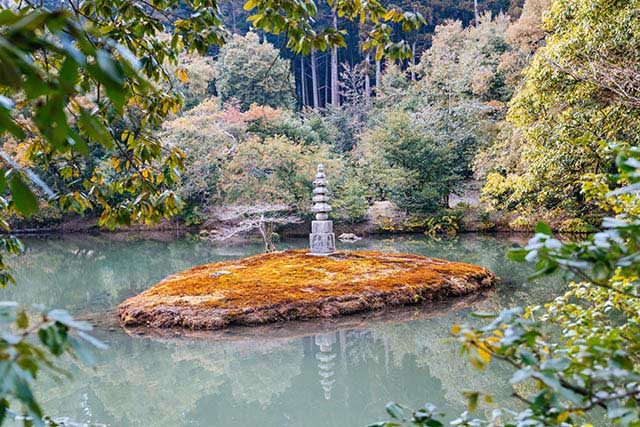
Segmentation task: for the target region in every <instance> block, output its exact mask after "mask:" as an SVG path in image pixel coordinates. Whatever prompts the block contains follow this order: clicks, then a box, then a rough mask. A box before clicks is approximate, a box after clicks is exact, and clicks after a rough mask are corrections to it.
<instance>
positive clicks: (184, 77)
mask: <svg viewBox="0 0 640 427" xmlns="http://www.w3.org/2000/svg"><path fill="white" fill-rule="evenodd" d="M176 77H177V78H178V79H179V80H180V81H181V82H182V83H187V82H188V81H189V75H188V74H187V71H186V70H185V69H184V68H178V69H177V70H176Z"/></svg>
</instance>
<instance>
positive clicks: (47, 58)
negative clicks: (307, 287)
mask: <svg viewBox="0 0 640 427" xmlns="http://www.w3.org/2000/svg"><path fill="white" fill-rule="evenodd" d="M639 46H640V2H639V1H638V0H588V1H587V0H510V1H508V0H484V1H483V0H473V1H472V0H464V1H453V0H420V1H400V2H398V3H386V2H382V3H380V2H378V1H363V0H362V1H361V0H355V1H351V0H332V1H331V0H329V1H327V2H318V3H316V2H314V1H312V0H247V1H246V2H244V3H243V2H234V1H231V2H227V3H220V4H218V2H216V1H214V0H188V1H179V0H140V1H126V0H116V1H107V0H91V1H90V0H86V1H81V2H78V1H75V0H48V1H43V2H33V1H15V2H14V1H13V0H5V1H0V143H1V145H2V146H1V149H0V157H1V158H2V161H1V169H0V172H2V173H0V193H1V195H0V212H1V213H2V214H1V216H0V226H2V228H3V230H4V234H3V235H2V238H1V239H0V242H1V243H2V248H3V252H2V254H1V255H2V257H1V258H0V282H1V284H2V285H3V286H6V285H9V286H14V285H15V286H17V287H19V286H20V284H19V283H17V284H16V282H17V281H16V277H15V276H14V273H13V270H12V268H11V263H12V262H15V261H16V260H19V259H20V258H19V257H18V256H17V255H19V254H20V253H23V252H24V251H25V247H24V245H23V243H22V241H21V240H20V239H19V238H18V237H17V236H16V234H15V233H16V232H17V231H21V230H33V229H49V230H51V229H53V230H61V229H64V227H65V225H66V224H72V225H71V226H69V227H71V229H72V228H73V227H75V225H73V224H78V223H90V224H91V227H94V226H95V227H99V228H102V229H106V230H116V229H125V230H126V229H130V228H132V227H133V226H136V225H137V224H142V227H143V228H148V229H154V227H165V228H172V227H176V228H179V229H189V230H195V235H196V236H200V238H210V239H212V240H216V241H224V240H226V239H227V238H230V237H235V236H236V235H237V234H242V233H245V234H247V233H251V232H254V231H255V230H256V229H259V230H260V231H261V232H262V236H263V238H264V239H265V240H268V242H267V248H268V249H269V250H270V248H271V246H270V245H272V242H271V240H273V239H282V238H284V237H285V236H286V235H287V233H288V232H291V233H293V232H295V229H296V226H297V225H299V224H301V223H302V224H304V225H306V224H308V223H309V221H310V220H311V218H312V214H313V212H312V209H311V208H312V204H311V194H312V191H313V187H314V184H313V181H314V175H315V174H316V168H317V165H318V164H320V163H322V164H324V167H325V170H326V175H327V177H328V180H329V189H330V200H331V205H332V207H333V210H332V211H331V217H332V219H333V220H335V221H336V223H337V224H338V225H339V226H340V227H342V228H341V230H346V231H353V232H357V233H358V234H360V233H365V234H366V233H369V232H371V233H389V232H393V233H405V232H411V233H416V232H418V233H424V234H426V235H427V237H428V238H432V239H437V240H438V241H439V239H441V238H444V239H445V240H446V239H451V238H454V236H455V235H456V234H457V233H463V232H481V233H487V232H495V231H509V232H524V233H528V234H527V236H528V237H531V240H529V242H528V243H527V244H526V245H523V246H521V247H520V248H511V250H509V251H508V256H509V258H510V259H511V260H512V261H513V262H518V263H523V265H524V263H527V264H530V265H531V268H532V269H533V270H534V276H533V277H535V278H541V277H546V276H551V275H553V277H559V276H561V277H562V285H558V287H557V290H558V292H557V294H556V295H555V296H554V298H551V299H547V300H544V301H538V302H539V303H536V304H532V305H524V306H518V307H513V306H509V307H502V306H501V307H500V311H499V312H496V313H489V312H477V313H474V314H473V315H470V317H473V318H474V319H475V320H473V321H469V319H463V321H462V322H460V323H456V324H454V325H452V326H451V328H450V332H451V336H452V337H453V338H454V339H455V340H457V342H458V343H459V347H460V348H461V349H462V353H463V354H464V357H465V358H468V359H469V362H470V363H471V365H472V366H473V367H475V368H478V369H479V370H484V369H486V367H487V366H488V365H490V364H494V363H502V364H504V365H505V366H507V367H508V368H509V369H511V370H512V371H513V374H512V376H511V378H510V380H509V381H510V385H511V386H512V387H513V393H512V397H513V399H514V401H515V403H513V404H510V405H509V407H500V408H498V407H493V410H492V411H485V412H483V411H479V410H478V408H479V407H481V406H483V405H484V406H488V407H491V405H492V404H493V400H492V397H491V394H492V393H491V390H471V391H465V392H464V396H465V399H466V403H467V411H465V412H464V413H463V414H462V415H461V416H460V417H459V418H456V419H455V420H454V421H452V423H453V424H454V425H468V426H478V425H491V426H494V425H495V426H498V425H504V426H543V425H585V426H586V425H599V424H603V423H614V424H616V425H617V424H620V425H624V426H636V425H640V411H639V410H638V404H639V403H640V387H639V386H638V378H639V375H640V373H639V369H638V363H640V359H639V349H638V342H639V340H638V337H639V334H640V330H639V329H638V321H639V319H638V312H639V311H638V309H639V308H640V305H639V304H640V300H639V298H640V296H639V293H638V292H639V291H638V286H639V285H640V282H639V277H638V272H639V271H640V222H639V219H638V215H639V214H640V203H639V202H640V198H639V196H638V192H639V190H640V183H639V182H640V172H639V170H640V151H639V150H638V146H639V145H640V49H639V48H638V47H639ZM381 206H383V207H384V208H381ZM380 211H382V212H380ZM377 215H382V217H383V218H382V219H381V220H380V219H379V218H378V219H376V216H377ZM376 221H377V222H376ZM374 223H375V224H374ZM158 224H160V225H158ZM264 224H267V225H268V232H267V233H265V231H264V229H263V227H264ZM305 232H306V231H305ZM265 236H266V237H265ZM523 268H524V267H523ZM114 274H115V273H114ZM0 291H1V290H0ZM28 302H30V301H26V303H28ZM33 302H38V301H33ZM0 321H2V322H3V324H5V325H7V328H8V329H6V331H5V330H4V329H3V332H2V335H0V369H2V372H3V374H2V385H1V386H0V424H2V422H3V421H4V420H5V419H6V417H10V416H12V417H13V418H14V419H19V418H16V417H20V415H17V414H18V413H22V417H23V419H24V422H25V425H27V424H29V423H34V424H36V425H45V424H44V423H45V422H46V423H49V422H51V419H50V418H47V417H46V416H45V411H43V409H42V407H41V406H40V404H39V403H38V401H37V400H38V399H36V397H35V395H34V394H33V392H32V388H37V385H38V382H39V381H40V376H39V374H40V373H42V372H43V371H51V372H53V373H57V374H61V375H62V376H64V372H63V371H61V370H59V369H58V368H57V366H56V362H55V360H54V359H55V358H57V357H59V356H63V355H65V354H67V355H70V356H71V357H72V358H75V359H78V360H80V361H82V362H84V363H86V364H89V365H91V364H92V363H93V362H94V361H95V359H94V356H93V353H92V352H91V351H88V350H87V347H95V348H97V349H99V350H101V351H112V350H105V349H104V347H105V346H104V345H103V344H102V343H101V341H100V340H98V339H96V338H94V337H93V335H90V334H89V332H90V331H91V327H90V325H88V324H87V323H86V322H83V321H78V320H75V319H74V318H73V317H72V316H71V315H70V314H69V313H67V312H66V311H64V310H61V309H53V310H50V309H45V308H43V307H41V306H33V307H31V306H29V305H20V304H17V303H13V302H3V303H2V304H0ZM385 346H386V343H385ZM95 348H94V350H95ZM459 363H461V364H462V363H466V362H465V361H464V360H463V359H460V361H459ZM15 408H20V409H19V410H18V409H15ZM16 411H17V412H16ZM20 411H22V412H20ZM386 412H387V415H388V417H389V419H390V420H389V421H380V422H377V423H375V424H372V425H375V426H380V427H385V426H386V427H391V426H401V425H415V426H430V427H436V426H440V425H443V423H444V422H445V421H444V420H443V415H442V414H441V413H440V411H439V410H438V409H436V408H435V407H434V406H433V405H431V404H426V405H425V406H424V407H421V408H416V409H413V408H411V407H410V406H405V405H404V404H400V403H389V404H387V406H386ZM448 415H455V416H456V417H457V415H458V414H448ZM371 421H372V422H374V421H375V420H371ZM62 425H64V424H62ZM607 425H608V424H607Z"/></svg>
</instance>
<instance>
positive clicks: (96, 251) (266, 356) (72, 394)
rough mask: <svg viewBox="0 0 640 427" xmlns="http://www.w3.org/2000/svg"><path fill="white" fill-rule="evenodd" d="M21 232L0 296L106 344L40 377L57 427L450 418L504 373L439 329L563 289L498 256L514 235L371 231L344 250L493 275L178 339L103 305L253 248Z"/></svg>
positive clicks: (294, 244)
mask: <svg viewBox="0 0 640 427" xmlns="http://www.w3.org/2000/svg"><path fill="white" fill-rule="evenodd" d="M25 240H26V243H27V246H28V252H27V253H26V254H25V255H24V256H21V257H18V258H14V259H12V260H11V262H12V265H14V266H15V275H16V277H17V281H18V285H17V286H15V287H9V288H7V289H4V290H2V291H0V292H2V293H3V298H2V299H6V300H16V301H28V302H37V303H42V304H45V305H46V306H48V307H52V308H53V307H55V308H66V309H67V310H69V311H70V312H72V313H73V314H74V315H75V316H77V317H79V318H82V319H86V320H89V321H91V322H92V323H94V324H96V325H97V327H96V330H95V335H96V336H97V337H98V338H100V339H102V340H103V341H105V342H106V343H107V344H108V345H109V349H108V350H106V351H101V352H99V353H97V354H96V359H97V366H96V369H95V370H94V369H89V368H86V367H82V366H80V367H78V366H75V365H70V367H69V369H70V370H71V372H72V374H73V379H72V380H70V381H66V380H65V381H63V382H62V383H57V382H55V381H53V380H50V379H48V378H46V377H43V380H42V381H41V382H39V383H38V387H37V394H38V397H39V399H40V401H41V402H42V404H43V405H44V407H45V408H46V411H47V413H48V414H50V415H52V416H54V417H57V418H59V419H61V420H66V422H67V423H68V425H92V426H93V425H97V426H103V425H104V426H154V427H161V426H296V427H302V426H308V427H321V426H322V427H327V426H340V427H351V426H353V427H356V426H358V427H363V426H366V425H367V424H369V423H371V422H374V421H378V420H380V419H384V415H385V414H384V405H385V403H386V402H388V401H390V400H396V401H398V402H402V403H406V404H408V405H413V406H414V407H417V406H419V405H422V404H423V403H424V402H432V403H434V404H436V405H437V406H438V407H439V408H440V409H441V410H443V411H444V412H447V413H449V414H451V415H452V416H453V415H456V414H459V413H460V412H461V411H463V410H464V409H465V399H464V397H463V395H462V392H463V391H464V390H480V391H487V390H492V391H493V392H494V397H495V398H496V400H497V402H498V403H500V402H501V401H504V400H505V399H509V395H510V390H509V387H508V386H505V384H507V382H508V378H509V375H510V372H509V370H508V369H507V368H506V367H504V366H501V365H499V364H497V365H495V366H491V367H490V369H489V370H488V372H484V373H483V372H478V371H476V370H474V369H473V368H471V367H470V366H469V364H468V363H467V361H466V360H465V359H464V358H463V357H462V356H460V355H459V346H458V344H457V343H456V342H455V341H453V340H452V339H451V338H450V336H449V330H450V328H451V326H452V325H453V324H455V323H461V322H473V321H475V318H473V317H472V316H471V313H472V312H473V311H478V310H482V311H497V310H499V309H501V308H506V307H513V306H516V305H522V304H528V303H539V302H545V301H548V300H550V299H551V298H553V297H554V296H555V295H557V294H558V293H560V292H561V287H560V282H559V281H558V280H556V279H549V278H546V279H541V280H537V281H531V282H529V281H527V277H528V275H530V274H531V272H532V271H531V269H530V268H529V267H528V266H523V265H520V264H516V263H513V262H511V261H509V260H508V259H507V258H506V256H505V254H506V251H507V250H508V248H509V247H511V246H514V245H515V244H519V243H524V242H525V241H526V236H509V235H462V236H459V237H457V238H456V239H454V240H443V241H434V240H432V239H429V238H426V237H424V236H421V235H417V236H413V235H412V236H393V237H376V238H368V239H366V240H362V241H360V242H358V243H356V244H352V245H348V246H349V248H353V249H376V250H383V251H401V252H411V253H416V254H421V255H428V256H434V257H441V258H447V259H450V260H458V261H467V262H472V263H476V264H480V265H482V266H485V267H488V268H489V269H491V270H493V271H494V272H495V273H496V274H497V275H498V276H499V277H500V278H501V282H500V284H499V285H498V287H497V288H496V289H495V290H492V291H489V292H486V293H483V294H482V295H476V296H472V297H466V298H461V299H456V300H453V301H450V302H447V303H440V304H435V305H425V306H421V307H411V308H405V309H401V310H394V311H391V312H386V313H372V314H366V315H360V316H351V317H349V318H345V319H343V320H341V321H338V322H308V323H297V324H293V325H277V327H273V328H268V329H267V328H264V327H262V328H258V329H242V330H232V331H230V332H218V333H205V334H199V335H198V334H190V335H191V336H187V337H184V336H181V335H179V334H178V333H176V332H175V331H167V332H165V333H163V334H156V333H154V332H153V331H144V330H142V331H141V330H134V331H125V330H123V329H122V328H120V327H119V325H118V323H117V319H116V317H115V307H116V306H117V305H118V304H119V303H120V302H121V301H123V300H124V299H126V298H127V297H129V296H131V295H134V294H137V293H139V292H140V291H142V290H144V289H146V288H148V287H149V286H150V285H152V284H154V283H155V282H157V281H159V280H160V279H162V278H163V277H165V276H166V275H168V274H170V273H173V272H176V271H180V270H183V269H185V268H187V267H190V266H193V265H197V264H202V263H206V262H212V261H219V260H228V259H233V258H239V257H243V256H246V255H251V254H255V253H259V252H260V251H261V250H262V246H261V244H260V242H258V241H249V242H241V243H228V244H221V243H212V242H207V241H201V240H199V239H197V238H195V237H190V236H175V235H142V236H133V235H129V234H109V235H97V236H91V235H70V236H65V237H47V238H27V239H25ZM306 243H307V242H306V240H305V239H290V240H286V241H284V242H281V243H280V245H279V246H280V248H299V247H304V246H305V245H306ZM342 246H343V247H346V246H347V245H342ZM486 410H487V411H490V410H491V409H490V408H489V409H486Z"/></svg>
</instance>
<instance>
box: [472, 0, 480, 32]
mask: <svg viewBox="0 0 640 427" xmlns="http://www.w3.org/2000/svg"><path fill="white" fill-rule="evenodd" d="M473 15H474V17H475V19H476V27H477V26H478V24H480V16H479V15H478V0H473Z"/></svg>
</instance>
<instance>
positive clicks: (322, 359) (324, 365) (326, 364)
mask: <svg viewBox="0 0 640 427" xmlns="http://www.w3.org/2000/svg"><path fill="white" fill-rule="evenodd" d="M314 339H315V343H316V345H317V346H318V347H320V351H319V352H317V353H316V359H317V360H318V374H319V375H320V385H321V386H322V389H323V390H324V398H325V399H326V400H329V399H331V390H332V389H333V383H335V382H336V379H335V375H336V374H335V371H334V368H335V366H336V362H335V359H336V357H337V356H336V353H335V352H334V351H333V345H334V344H335V343H336V336H335V334H323V335H316V336H315V337H314Z"/></svg>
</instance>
